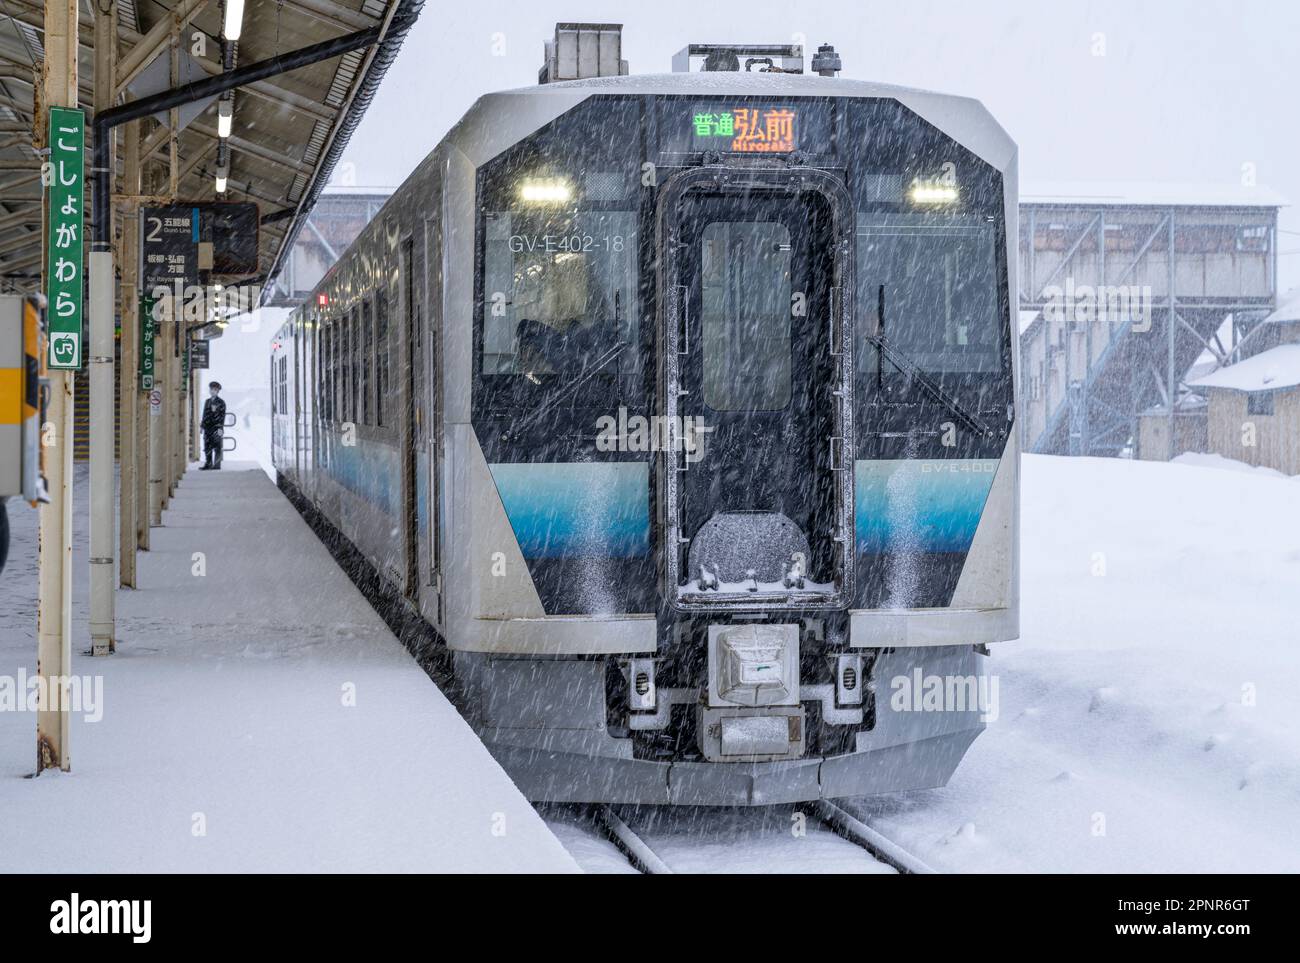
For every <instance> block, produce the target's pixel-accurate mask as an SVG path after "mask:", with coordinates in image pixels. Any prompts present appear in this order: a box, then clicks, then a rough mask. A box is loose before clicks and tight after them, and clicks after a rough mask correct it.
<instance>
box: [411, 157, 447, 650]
mask: <svg viewBox="0 0 1300 963" xmlns="http://www.w3.org/2000/svg"><path fill="white" fill-rule="evenodd" d="M434 196H435V197H437V198H439V201H438V204H437V205H435V208H434V210H435V211H436V212H437V213H436V214H435V216H434V217H432V218H429V219H427V220H425V222H424V262H423V267H424V270H423V271H422V272H421V274H422V277H423V280H424V285H425V286H424V288H423V289H422V290H423V293H424V298H423V302H422V303H423V304H424V306H425V308H424V314H425V318H423V319H421V318H416V323H418V324H421V325H423V332H422V333H423V337H422V343H423V344H424V345H425V346H426V347H425V353H424V370H425V377H424V391H425V398H426V399H427V405H426V411H427V412H428V418H429V423H428V426H427V427H426V428H425V430H424V433H425V437H426V438H427V439H428V447H429V474H428V497H429V504H428V530H427V538H428V555H429V584H430V585H432V586H433V591H434V594H435V596H436V598H437V603H436V604H437V609H436V611H437V613H438V614H437V616H436V618H435V621H436V622H437V623H438V624H439V625H441V624H442V621H443V618H442V612H443V609H442V604H443V590H444V582H443V577H442V387H443V369H442V283H443V271H442V257H443V244H442V223H443V222H442V215H441V207H442V184H441V181H439V182H438V186H437V187H436V189H435V191H434ZM417 290H420V289H417Z"/></svg>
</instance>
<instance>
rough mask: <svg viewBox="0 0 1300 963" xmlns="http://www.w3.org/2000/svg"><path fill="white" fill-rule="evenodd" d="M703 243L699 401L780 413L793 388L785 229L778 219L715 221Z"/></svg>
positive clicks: (719, 406)
mask: <svg viewBox="0 0 1300 963" xmlns="http://www.w3.org/2000/svg"><path fill="white" fill-rule="evenodd" d="M701 245H702V250H701V252H700V274H701V318H700V330H701V335H702V337H703V344H702V348H703V351H702V355H703V362H704V379H703V387H704V403H705V404H706V405H708V406H709V407H710V408H712V409H713V410H714V411H742V410H744V411H779V410H781V409H783V408H785V407H786V405H788V404H789V403H790V392H791V364H792V352H791V345H790V232H789V230H788V229H787V228H786V226H785V225H784V224H778V223H770V222H754V221H738V222H722V221H717V222H714V223H712V224H709V225H707V226H706V227H705V228H704V231H703V234H702V239H701Z"/></svg>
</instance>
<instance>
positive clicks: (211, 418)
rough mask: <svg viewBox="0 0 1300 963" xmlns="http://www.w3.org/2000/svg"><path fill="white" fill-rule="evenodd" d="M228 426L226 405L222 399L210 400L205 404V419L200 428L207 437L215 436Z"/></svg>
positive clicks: (200, 423)
mask: <svg viewBox="0 0 1300 963" xmlns="http://www.w3.org/2000/svg"><path fill="white" fill-rule="evenodd" d="M225 424H226V403H225V402H224V401H222V400H221V399H220V398H209V399H208V400H207V401H205V402H203V419H202V420H201V421H200V422H199V427H200V428H202V429H203V433H204V434H205V435H215V434H216V433H217V432H219V431H220V430H221V429H222V428H223V427H225Z"/></svg>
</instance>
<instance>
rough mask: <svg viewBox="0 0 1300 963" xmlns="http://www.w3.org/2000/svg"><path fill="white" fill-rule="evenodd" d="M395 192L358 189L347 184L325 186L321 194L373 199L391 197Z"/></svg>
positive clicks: (389, 189)
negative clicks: (365, 196) (372, 197)
mask: <svg viewBox="0 0 1300 963" xmlns="http://www.w3.org/2000/svg"><path fill="white" fill-rule="evenodd" d="M396 190H397V188H396V187H374V186H371V187H358V186H356V185H351V186H349V185H347V184H326V185H325V189H324V190H323V191H321V193H322V194H343V195H347V196H360V195H363V194H364V195H373V196H375V197H391V196H392V195H393V193H394V192H395V191H396Z"/></svg>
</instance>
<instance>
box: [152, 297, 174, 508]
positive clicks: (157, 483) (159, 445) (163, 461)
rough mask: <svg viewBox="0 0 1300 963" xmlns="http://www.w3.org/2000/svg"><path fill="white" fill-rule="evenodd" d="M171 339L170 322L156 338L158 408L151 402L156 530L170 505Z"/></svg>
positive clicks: (159, 327)
mask: <svg viewBox="0 0 1300 963" xmlns="http://www.w3.org/2000/svg"><path fill="white" fill-rule="evenodd" d="M171 337H172V326H171V322H170V321H164V322H163V323H161V324H159V325H158V331H157V333H156V334H155V335H154V368H153V397H154V398H157V399H158V404H154V403H153V401H152V400H151V401H150V402H149V414H148V422H149V524H150V525H151V526H153V527H155V528H156V527H158V526H160V525H162V513H163V508H164V507H165V506H166V504H167V486H166V484H164V482H163V479H164V477H165V474H164V473H165V471H166V467H167V418H166V415H165V407H166V404H167V385H168V383H169V381H170V379H171V371H170V370H169V368H170V365H169V364H168V361H170V359H171V347H170V345H171Z"/></svg>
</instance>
